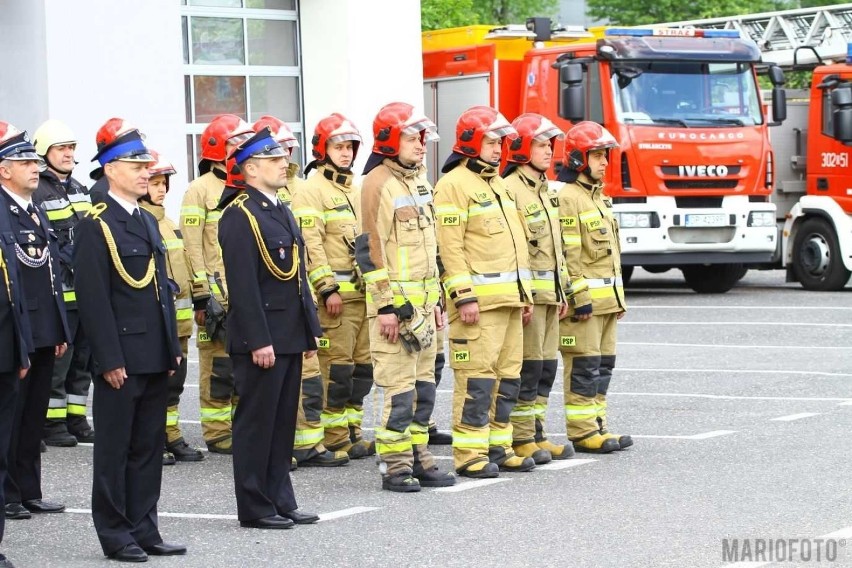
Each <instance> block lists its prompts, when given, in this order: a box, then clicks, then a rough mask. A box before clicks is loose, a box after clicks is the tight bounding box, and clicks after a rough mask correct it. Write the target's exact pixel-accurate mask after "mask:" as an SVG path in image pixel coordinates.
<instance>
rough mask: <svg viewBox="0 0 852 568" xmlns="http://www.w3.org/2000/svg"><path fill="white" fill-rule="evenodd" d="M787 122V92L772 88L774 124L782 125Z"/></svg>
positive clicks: (781, 88)
mask: <svg viewBox="0 0 852 568" xmlns="http://www.w3.org/2000/svg"><path fill="white" fill-rule="evenodd" d="M785 120H787V91H785V90H784V88H783V87H772V122H773V123H775V124H781V123H782V122H784V121H785Z"/></svg>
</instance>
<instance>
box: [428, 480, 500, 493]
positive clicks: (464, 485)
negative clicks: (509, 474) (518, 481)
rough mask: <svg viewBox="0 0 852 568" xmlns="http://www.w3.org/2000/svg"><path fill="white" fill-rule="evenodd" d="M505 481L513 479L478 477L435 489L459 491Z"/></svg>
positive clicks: (443, 491) (438, 490) (448, 491)
mask: <svg viewBox="0 0 852 568" xmlns="http://www.w3.org/2000/svg"><path fill="white" fill-rule="evenodd" d="M504 481H511V479H508V478H505V477H494V478H491V479H477V480H474V481H465V482H462V483H458V484H456V485H453V486H452V487H439V488H437V489H433V491H435V492H436V493H458V492H459V491H467V490H468V489H476V488H478V487H486V486H488V485H494V484H495V483H503V482H504Z"/></svg>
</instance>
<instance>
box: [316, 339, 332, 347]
mask: <svg viewBox="0 0 852 568" xmlns="http://www.w3.org/2000/svg"><path fill="white" fill-rule="evenodd" d="M317 347H319V348H320V349H329V348H330V347H331V340H330V339H329V338H327V337H320V338H319V340H318V341H317Z"/></svg>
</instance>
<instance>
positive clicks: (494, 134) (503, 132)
mask: <svg viewBox="0 0 852 568" xmlns="http://www.w3.org/2000/svg"><path fill="white" fill-rule="evenodd" d="M517 135H518V131H517V130H515V128H514V127H513V126H512V125H511V124H509V125H507V126H498V127H496V128H494V129H492V130H489V131H488V132H486V133H485V136H486V137H487V138H491V139H492V140H498V139H500V138H503V137H505V136H513V137H514V136H517Z"/></svg>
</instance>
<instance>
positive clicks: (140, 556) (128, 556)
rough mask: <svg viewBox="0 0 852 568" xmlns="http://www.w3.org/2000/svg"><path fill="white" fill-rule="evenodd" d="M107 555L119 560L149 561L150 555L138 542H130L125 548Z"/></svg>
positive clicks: (111, 558)
mask: <svg viewBox="0 0 852 568" xmlns="http://www.w3.org/2000/svg"><path fill="white" fill-rule="evenodd" d="M107 557H108V558H109V559H110V560H118V561H119V562H148V555H147V554H145V551H144V550H142V549H141V548H139V545H138V544H136V543H131V544H128V545H126V546H125V547H124V548H122V549H120V550H116V551H115V552H113V553H112V554H108V555H107Z"/></svg>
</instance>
